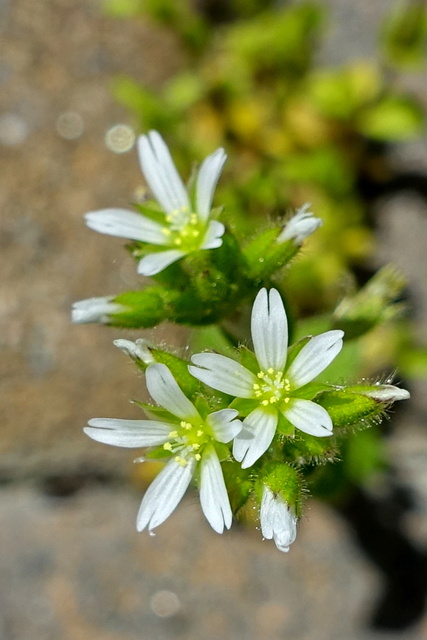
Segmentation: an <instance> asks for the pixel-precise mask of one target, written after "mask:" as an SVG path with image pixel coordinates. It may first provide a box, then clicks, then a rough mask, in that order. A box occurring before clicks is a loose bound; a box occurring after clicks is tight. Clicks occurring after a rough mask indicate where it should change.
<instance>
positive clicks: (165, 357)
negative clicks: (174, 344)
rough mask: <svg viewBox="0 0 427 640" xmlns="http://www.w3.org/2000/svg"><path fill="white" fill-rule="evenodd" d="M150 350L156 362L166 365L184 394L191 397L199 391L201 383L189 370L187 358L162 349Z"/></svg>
mask: <svg viewBox="0 0 427 640" xmlns="http://www.w3.org/2000/svg"><path fill="white" fill-rule="evenodd" d="M150 351H151V353H152V355H153V358H154V359H155V361H156V362H159V363H161V364H165V365H166V366H167V367H168V369H169V370H170V372H171V373H172V375H173V377H174V378H175V380H176V381H177V383H178V385H179V387H180V389H181V390H182V391H183V392H184V395H186V396H187V397H188V398H190V399H193V398H194V397H195V396H196V394H198V393H199V392H200V387H201V384H200V382H199V381H198V380H197V378H195V377H194V376H192V375H191V373H190V372H189V370H188V364H189V363H188V362H187V360H184V359H183V358H180V357H179V356H177V355H175V354H173V353H170V352H168V351H163V350H162V349H151V350H150Z"/></svg>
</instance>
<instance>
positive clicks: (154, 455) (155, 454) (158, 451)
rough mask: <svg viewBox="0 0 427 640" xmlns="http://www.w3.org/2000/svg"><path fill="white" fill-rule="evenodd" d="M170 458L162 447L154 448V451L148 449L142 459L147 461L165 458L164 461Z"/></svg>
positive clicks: (169, 454)
mask: <svg viewBox="0 0 427 640" xmlns="http://www.w3.org/2000/svg"><path fill="white" fill-rule="evenodd" d="M171 457H172V456H171V453H170V451H166V450H165V449H163V447H162V446H160V447H156V448H155V449H150V450H149V451H146V452H145V454H144V458H146V459H147V460H163V459H165V458H166V460H168V459H170V458H171Z"/></svg>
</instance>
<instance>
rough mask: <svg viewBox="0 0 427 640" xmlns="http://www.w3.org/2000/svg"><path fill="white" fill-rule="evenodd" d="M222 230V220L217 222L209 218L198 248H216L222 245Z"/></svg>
mask: <svg viewBox="0 0 427 640" xmlns="http://www.w3.org/2000/svg"><path fill="white" fill-rule="evenodd" d="M224 231H225V227H224V225H223V224H222V222H218V220H211V221H210V222H209V225H208V228H207V230H206V234H205V237H204V238H203V242H202V244H201V245H200V248H201V249H217V248H218V247H220V246H221V245H222V236H223V235H224Z"/></svg>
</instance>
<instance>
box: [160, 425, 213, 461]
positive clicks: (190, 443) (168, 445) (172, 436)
mask: <svg viewBox="0 0 427 640" xmlns="http://www.w3.org/2000/svg"><path fill="white" fill-rule="evenodd" d="M211 439H212V437H211V435H210V434H209V433H208V432H207V431H206V429H205V425H204V424H197V425H194V424H191V422H186V421H185V420H181V422H180V423H179V425H177V428H176V429H174V430H172V431H171V432H170V433H169V440H168V441H167V442H165V443H164V445H163V449H164V450H165V451H170V452H171V453H173V454H175V461H176V462H178V463H179V464H180V465H181V466H183V467H185V466H186V465H187V464H188V458H189V457H194V459H195V460H196V461H197V462H199V460H201V458H202V450H203V447H205V446H206V445H207V444H208V443H209V442H210V441H211Z"/></svg>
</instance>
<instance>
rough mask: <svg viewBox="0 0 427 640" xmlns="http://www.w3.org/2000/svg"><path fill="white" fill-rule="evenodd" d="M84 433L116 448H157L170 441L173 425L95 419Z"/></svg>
mask: <svg viewBox="0 0 427 640" xmlns="http://www.w3.org/2000/svg"><path fill="white" fill-rule="evenodd" d="M88 424H89V427H85V428H84V429H83V431H84V432H85V434H86V435H87V436H89V437H90V438H92V440H96V441H97V442H102V443H104V444H111V445H114V446H116V447H127V448H136V447H155V446H158V445H161V444H163V443H164V442H166V441H167V440H168V436H169V433H170V431H171V429H173V425H172V424H165V423H161V422H157V421H154V420H119V419H115V418H93V419H92V420H89V423H88Z"/></svg>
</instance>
